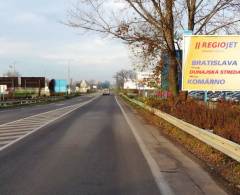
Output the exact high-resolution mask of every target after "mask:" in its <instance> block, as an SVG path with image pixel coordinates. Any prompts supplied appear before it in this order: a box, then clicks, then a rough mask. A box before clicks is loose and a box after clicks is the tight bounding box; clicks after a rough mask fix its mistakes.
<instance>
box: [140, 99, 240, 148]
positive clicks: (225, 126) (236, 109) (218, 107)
mask: <svg viewBox="0 0 240 195" xmlns="http://www.w3.org/2000/svg"><path fill="white" fill-rule="evenodd" d="M144 103H146V104H147V105H149V106H152V107H155V108H157V109H160V110H162V111H163V112H166V113H168V114H171V115H173V116H175V117H177V118H179V119H182V120H184V121H186V122H188V123H191V124H193V125H195V126H198V127H200V128H203V129H206V130H212V131H213V133H215V134H217V135H220V136H222V137H224V138H226V139H229V140H231V141H234V142H236V143H239V144H240V106H239V105H236V104H234V103H230V102H219V103H216V104H214V105H207V104H204V103H201V102H198V101H196V100H187V101H183V100H176V101H174V100H173V99H159V98H157V97H150V98H147V99H145V100H144Z"/></svg>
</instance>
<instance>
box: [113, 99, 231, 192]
mask: <svg viewBox="0 0 240 195" xmlns="http://www.w3.org/2000/svg"><path fill="white" fill-rule="evenodd" d="M118 100H119V102H120V104H121V106H122V107H123V109H124V111H125V112H126V114H127V117H128V118H129V120H130V121H131V123H132V124H133V125H134V126H135V128H136V129H137V133H138V134H139V135H140V137H141V138H142V139H143V141H144V143H145V145H146V147H147V149H148V150H149V152H150V153H151V155H152V157H153V158H154V159H155V161H156V162H157V163H158V166H159V167H160V170H161V172H162V174H163V176H164V178H165V179H166V181H167V183H168V184H169V186H170V188H171V189H172V190H173V191H174V192H175V193H176V194H184V195H185V194H227V193H226V192H225V190H224V189H222V188H221V187H220V186H219V184H217V183H216V182H215V180H214V179H213V178H212V176H211V175H210V174H209V173H208V172H207V171H206V170H204V169H203V168H202V167H201V166H200V165H199V164H198V163H197V162H196V161H195V160H193V159H192V158H190V157H189V156H187V155H186V154H184V152H183V151H182V150H181V149H179V148H178V147H177V146H176V145H174V144H173V143H171V142H170V141H169V140H168V139H166V138H165V137H164V136H163V135H161V134H160V133H159V129H158V128H157V127H155V126H153V125H151V124H148V123H146V121H145V120H143V119H142V118H141V117H140V116H139V115H138V113H137V111H136V110H134V109H133V108H132V107H130V106H129V105H127V104H126V103H125V102H124V101H123V100H121V99H120V98H118Z"/></svg>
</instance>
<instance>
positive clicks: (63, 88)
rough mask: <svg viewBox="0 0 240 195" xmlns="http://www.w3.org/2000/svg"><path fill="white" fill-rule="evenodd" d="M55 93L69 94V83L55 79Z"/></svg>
mask: <svg viewBox="0 0 240 195" xmlns="http://www.w3.org/2000/svg"><path fill="white" fill-rule="evenodd" d="M54 81H55V85H54V92H55V93H66V92H67V81H66V80H57V79H55V80H54Z"/></svg>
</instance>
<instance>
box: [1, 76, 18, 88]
mask: <svg viewBox="0 0 240 195" xmlns="http://www.w3.org/2000/svg"><path fill="white" fill-rule="evenodd" d="M0 85H7V88H15V87H18V85H19V83H18V77H0Z"/></svg>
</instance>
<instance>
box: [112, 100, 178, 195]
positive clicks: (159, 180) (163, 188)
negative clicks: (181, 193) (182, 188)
mask: <svg viewBox="0 0 240 195" xmlns="http://www.w3.org/2000/svg"><path fill="white" fill-rule="evenodd" d="M115 100H116V102H117V104H118V106H119V108H120V110H121V111H122V114H123V116H124V118H125V120H126V122H127V124H128V126H129V127H130V129H131V131H132V133H133V135H134V137H135V139H136V141H137V143H138V145H139V147H140V150H141V151H142V154H143V156H144V158H145V159H146V161H147V163H148V166H149V167H150V170H151V172H152V175H153V177H154V179H155V182H156V184H157V186H158V189H159V191H160V192H161V194H163V195H173V194H174V193H173V191H172V190H171V188H170V187H169V185H168V183H167V182H166V181H165V180H164V176H163V175H162V173H161V170H160V168H159V166H158V164H157V162H156V161H155V160H154V158H153V157H152V155H151V154H150V152H149V151H148V149H147V147H146V145H145V144H144V142H143V140H142V138H141V137H140V136H139V134H138V132H137V130H136V129H135V127H134V125H133V124H132V122H131V121H130V119H129V118H128V116H127V113H126V112H125V111H124V109H123V107H122V106H121V104H120V103H119V101H118V100H117V98H116V96H115Z"/></svg>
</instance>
